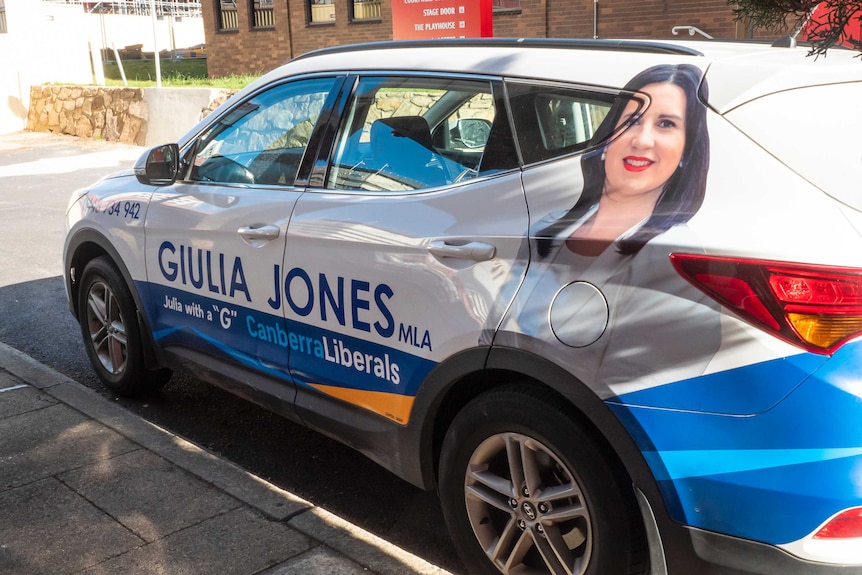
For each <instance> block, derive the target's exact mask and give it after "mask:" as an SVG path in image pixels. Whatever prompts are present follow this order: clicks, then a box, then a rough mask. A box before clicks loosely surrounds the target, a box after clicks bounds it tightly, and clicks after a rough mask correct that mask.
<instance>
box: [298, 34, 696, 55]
mask: <svg viewBox="0 0 862 575" xmlns="http://www.w3.org/2000/svg"><path fill="white" fill-rule="evenodd" d="M515 46H527V47H530V48H557V49H566V48H571V49H573V50H603V51H614V52H646V53H651V54H677V55H682V56H703V53H702V52H699V51H697V50H695V49H693V48H689V47H687V46H680V45H677V44H669V43H664V42H652V41H640V40H594V39H591V38H451V39H439V40H394V41H392V40H390V41H383V42H366V43H363V44H345V45H342V46H331V47H329V48H320V49H318V50H312V51H311V52H306V53H305V54H300V55H299V56H296V57H295V58H294V60H301V59H303V58H308V57H310V56H318V55H321V54H343V53H346V52H358V51H364V50H396V49H399V48H422V47H428V48H476V47H479V48H512V47H515Z"/></svg>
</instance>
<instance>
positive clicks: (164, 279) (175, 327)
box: [146, 77, 342, 403]
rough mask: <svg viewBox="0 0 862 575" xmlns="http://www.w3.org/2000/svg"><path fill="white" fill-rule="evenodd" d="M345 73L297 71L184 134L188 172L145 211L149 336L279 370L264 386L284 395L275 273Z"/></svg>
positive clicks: (193, 354) (189, 350)
mask: <svg viewBox="0 0 862 575" xmlns="http://www.w3.org/2000/svg"><path fill="white" fill-rule="evenodd" d="M341 82H342V79H340V78H337V77H316V78H305V79H298V80H293V81H288V82H285V83H282V84H279V85H276V86H272V87H268V88H265V89H262V90H260V91H259V92H257V93H256V94H254V95H252V96H251V97H249V98H247V99H246V100H244V101H242V102H238V103H237V104H236V105H234V106H233V107H232V108H231V109H229V110H227V111H226V112H225V113H223V114H221V116H220V117H219V118H218V119H217V120H216V121H214V122H213V123H212V124H210V126H209V127H207V128H206V129H205V130H204V131H203V132H202V133H201V135H200V136H199V137H198V138H197V139H196V140H195V141H193V142H192V143H191V144H190V146H189V148H188V149H187V150H186V152H185V154H184V157H185V159H186V160H188V163H189V167H188V173H187V174H186V175H185V178H184V179H182V180H180V181H178V182H176V183H175V184H174V185H172V186H169V187H164V188H162V189H160V190H159V191H158V192H157V193H156V194H155V195H154V198H153V200H152V203H151V205H150V208H149V212H148V214H147V221H146V232H147V245H146V266H147V276H148V281H149V284H148V291H149V298H148V301H149V302H150V305H149V306H148V308H147V313H148V314H149V316H150V322H151V325H152V326H153V332H154V337H155V340H156V342H157V343H159V344H160V345H161V346H163V347H164V348H166V349H169V350H171V351H173V352H175V353H177V354H179V355H180V356H184V357H188V358H191V359H193V360H195V361H196V362H197V363H202V364H203V365H207V363H208V362H213V361H216V362H228V363H232V364H234V365H235V366H239V367H240V368H248V369H252V370H254V371H255V372H257V373H259V374H265V375H268V376H271V377H270V378H260V381H261V382H266V381H271V379H272V377H274V378H276V380H277V381H276V383H275V385H274V386H273V385H272V384H271V383H270V384H269V385H268V388H269V389H268V392H269V393H271V394H274V395H276V397H281V398H282V399H283V400H285V401H286V402H287V403H290V402H292V400H293V393H292V386H290V385H288V386H286V387H279V386H280V384H281V383H287V382H288V381H289V379H290V377H289V373H288V370H287V364H288V352H289V347H288V345H287V339H286V338H287V336H286V330H285V324H284V317H283V315H282V312H281V309H279V307H278V305H275V303H276V302H275V300H276V297H277V296H276V295H274V288H273V286H274V285H275V286H276V287H277V282H274V281H273V274H274V273H277V270H278V269H279V266H280V265H281V261H282V258H283V257H284V245H285V237H286V231H287V223H288V221H289V220H290V216H291V213H292V212H293V209H294V205H295V203H296V200H297V198H298V197H299V196H300V194H301V193H302V191H303V186H300V185H295V181H296V179H297V177H298V174H299V173H301V172H302V171H303V170H306V171H307V168H304V167H303V166H304V165H307V164H310V162H311V160H313V158H310V157H308V156H310V154H308V155H307V154H306V152H307V150H308V149H309V140H310V139H312V137H313V134H314V129H315V126H316V125H317V124H318V122H320V121H321V120H323V119H324V118H325V117H326V116H327V115H328V113H329V112H328V110H329V109H330V102H331V100H332V99H334V98H335V97H336V93H337V91H338V87H339V86H340V84H341ZM222 370H223V367H222ZM241 379H242V380H244V381H245V380H247V379H248V378H241ZM253 385H254V384H253ZM258 385H265V384H263V383H260V384H258Z"/></svg>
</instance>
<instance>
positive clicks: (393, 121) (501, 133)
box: [281, 75, 528, 425]
mask: <svg viewBox="0 0 862 575" xmlns="http://www.w3.org/2000/svg"><path fill="white" fill-rule="evenodd" d="M501 85H502V84H501V83H500V82H498V81H495V80H493V79H467V78H448V77H421V76H409V75H404V76H397V75H377V76H368V77H361V78H358V79H357V80H356V84H355V86H354V88H353V92H352V96H351V98H350V101H349V103H348V104H347V106H346V111H345V115H344V118H345V119H344V121H343V122H342V126H341V128H340V131H339V132H338V134H337V136H336V137H334V144H333V146H332V150H333V152H332V160H331V162H330V165H329V169H328V171H326V173H325V174H322V175H321V177H320V178H319V179H318V180H317V182H318V184H319V185H317V186H312V187H309V189H308V191H307V192H306V193H305V194H304V195H303V196H302V197H301V198H300V199H299V201H298V202H297V206H296V209H295V211H294V215H293V217H292V218H291V222H290V226H289V227H288V241H287V249H286V252H285V258H284V266H283V270H282V275H281V284H282V297H283V300H284V301H283V303H282V307H283V309H284V311H285V317H286V319H287V326H288V328H287V329H288V332H289V333H290V337H291V338H293V339H292V341H293V347H292V350H293V353H292V355H291V362H290V367H291V374H292V375H293V377H294V378H295V380H296V381H297V383H298V384H301V385H300V387H299V390H298V391H299V393H298V396H297V409H298V411H299V412H300V414H301V415H302V417H303V418H304V419H305V420H306V421H309V422H311V423H314V422H316V421H317V422H321V419H320V418H323V419H324V420H325V419H330V420H331V419H333V418H337V417H338V415H335V414H336V413H338V409H336V410H335V411H333V409H332V407H333V403H334V404H335V405H336V406H339V409H340V408H341V407H344V406H345V404H349V405H351V406H358V407H359V408H361V409H364V410H367V412H369V413H373V414H378V415H380V416H383V417H385V418H388V419H390V420H392V421H394V422H396V423H399V424H407V423H408V421H409V420H410V416H411V410H412V405H413V402H414V399H415V397H416V394H417V391H418V389H419V387H420V386H421V385H422V383H423V381H424V380H425V378H426V376H427V375H428V373H429V372H430V371H431V370H432V369H433V368H434V367H435V366H436V365H438V364H439V363H440V362H442V361H444V360H446V359H447V358H450V357H452V356H453V355H455V354H458V353H459V352H461V351H463V350H471V349H476V348H479V347H481V346H483V345H487V344H490V340H491V337H492V334H493V332H494V330H495V329H496V327H497V324H498V322H499V320H500V315H501V312H500V310H501V309H503V308H504V307H505V305H502V306H501V305H500V303H501V298H502V299H505V298H506V297H511V294H512V293H514V288H513V286H514V285H516V284H517V279H514V280H513V273H514V274H515V276H517V274H518V273H522V272H523V270H524V269H525V265H524V264H525V260H524V259H523V258H524V256H525V254H523V253H521V252H519V248H520V247H521V245H522V239H523V238H524V237H525V234H526V232H527V228H528V214H527V207H526V203H525V199H524V194H523V189H522V185H521V177H520V171H519V169H518V160H517V153H516V152H515V150H514V140H513V137H512V133H511V128H510V126H509V124H508V115H507V113H506V111H505V104H504V101H503V96H502V90H501ZM462 132H463V133H462ZM468 132H469V133H468ZM312 182H315V179H314V178H312ZM515 270H520V272H516V271H515ZM327 406H329V408H328V407H327ZM321 424H322V425H325V422H321Z"/></svg>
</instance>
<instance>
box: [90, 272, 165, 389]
mask: <svg viewBox="0 0 862 575" xmlns="http://www.w3.org/2000/svg"><path fill="white" fill-rule="evenodd" d="M78 297H79V300H78V312H79V313H78V315H79V317H78V321H79V322H80V324H81V335H82V336H83V338H84V347H85V349H86V350H87V357H88V358H89V359H90V363H91V364H92V366H93V368H94V369H95V370H96V373H97V375H98V376H99V379H100V380H101V381H102V383H103V384H104V385H105V387H107V388H108V389H110V390H111V391H113V392H114V393H116V394H117V395H123V396H134V395H141V394H144V393H148V392H152V391H155V390H158V389H159V388H161V387H162V386H164V385H165V384H166V383H167V381H168V379H170V377H171V372H170V370H168V369H158V370H150V369H147V367H146V365H145V363H144V352H143V344H142V340H141V332H140V325H139V324H138V317H137V308H136V306H135V303H134V300H133V299H132V296H131V294H130V293H129V290H128V288H127V287H126V284H125V282H124V281H123V278H122V276H121V275H120V273H119V271H117V269H116V267H114V265H113V263H112V262H111V261H110V260H109V259H108V258H106V257H99V258H96V259H94V260H92V261H91V262H90V263H89V264H87V266H86V267H85V268H84V273H83V274H82V275H81V287H80V290H79V292H78Z"/></svg>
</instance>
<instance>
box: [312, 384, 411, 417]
mask: <svg viewBox="0 0 862 575" xmlns="http://www.w3.org/2000/svg"><path fill="white" fill-rule="evenodd" d="M311 386H312V387H313V388H314V389H316V390H318V391H321V392H323V393H325V394H327V395H331V396H332V397H337V398H338V399H341V400H343V401H346V402H348V403H352V404H353V405H356V406H359V407H362V408H365V409H368V410H370V411H373V412H374V413H377V414H379V415H382V416H383V417H387V418H389V419H391V420H392V421H394V422H396V423H400V424H401V425H407V422H408V421H409V420H410V410H411V409H413V400H414V398H413V397H405V396H403V395H398V394H395V393H385V392H382V391H362V390H359V389H348V388H345V387H336V386H333V385H321V384H311Z"/></svg>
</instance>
